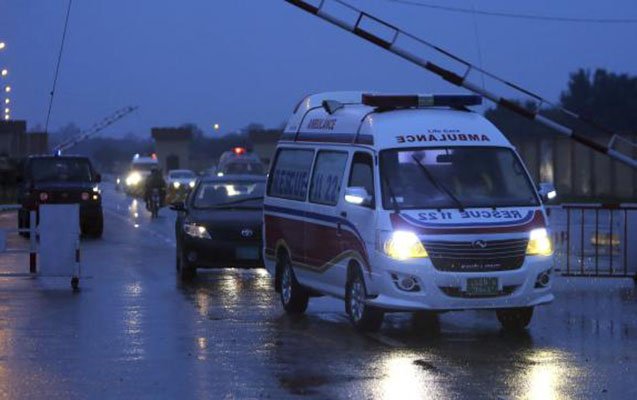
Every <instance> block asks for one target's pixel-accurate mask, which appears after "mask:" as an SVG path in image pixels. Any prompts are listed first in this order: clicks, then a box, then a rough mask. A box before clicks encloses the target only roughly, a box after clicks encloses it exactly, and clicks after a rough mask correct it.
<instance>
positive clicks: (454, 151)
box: [380, 147, 538, 209]
mask: <svg viewBox="0 0 637 400" xmlns="http://www.w3.org/2000/svg"><path fill="white" fill-rule="evenodd" d="M380 169H381V174H382V175H383V178H382V179H381V182H382V186H383V207H384V208H385V209H393V208H394V206H393V204H392V193H390V192H393V196H394V197H395V199H396V202H397V203H398V207H399V208H400V209H422V208H458V207H459V205H461V206H463V207H515V206H518V207H521V206H536V205H538V197H537V195H536V193H535V190H534V188H533V184H532V183H531V181H530V180H529V177H528V176H527V174H526V172H525V170H524V168H523V167H522V164H521V163H520V161H519V159H518V157H517V156H516V155H515V153H514V152H513V151H512V150H511V149H507V148H499V147H447V148H418V149H414V148H411V149H405V150H402V149H392V150H384V151H382V152H381V153H380ZM387 184H389V185H390V186H391V189H389V188H388V187H387Z"/></svg>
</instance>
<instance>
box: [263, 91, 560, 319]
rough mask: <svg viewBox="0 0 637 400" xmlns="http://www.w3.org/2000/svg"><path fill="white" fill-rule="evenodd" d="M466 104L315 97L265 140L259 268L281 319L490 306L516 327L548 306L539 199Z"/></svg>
mask: <svg viewBox="0 0 637 400" xmlns="http://www.w3.org/2000/svg"><path fill="white" fill-rule="evenodd" d="M480 102H481V98H480V97H478V96H440V95H434V96H418V95H404V96H402V95H368V94H363V93H351V92H350V93H327V94H321V95H315V96H311V97H309V98H307V99H305V100H304V101H303V102H302V103H300V104H301V106H299V107H298V109H297V110H296V111H295V113H294V114H293V115H292V117H291V118H290V120H289V122H288V124H287V127H286V129H285V131H284V133H283V135H282V137H281V140H280V142H279V143H278V147H277V152H276V157H275V161H274V163H273V166H272V168H271V170H270V174H269V178H268V183H267V195H266V197H265V201H264V248H263V253H264V261H265V265H266V267H267V268H268V270H269V271H270V273H271V274H272V276H273V277H274V281H275V288H276V290H277V291H278V292H279V293H280V296H281V302H282V304H283V307H284V308H285V310H286V311H287V312H288V313H301V312H304V311H305V309H306V307H307V304H308V300H309V298H310V297H311V296H312V295H314V294H326V295H331V296H334V297H337V298H341V299H343V300H344V301H345V306H346V310H347V313H348V315H349V318H350V320H351V322H352V323H353V324H354V325H355V326H356V327H357V328H360V329H363V330H376V329H378V328H379V327H380V326H381V324H382V321H383V315H384V313H385V312H391V311H413V312H416V313H417V315H419V316H425V317H427V318H429V317H434V318H435V315H436V313H439V312H444V311H453V310H467V309H489V310H495V311H496V314H497V316H498V319H499V320H500V322H501V324H502V325H503V327H504V328H507V329H522V328H524V327H526V326H527V325H528V324H529V322H530V321H531V317H532V314H533V309H534V307H535V306H538V305H541V304H546V303H549V302H551V301H552V300H553V294H552V293H551V274H552V272H551V271H552V265H553V263H552V248H551V242H550V239H549V234H548V232H547V222H546V221H547V220H546V215H545V212H544V209H543V205H542V201H541V196H545V195H547V194H548V190H549V187H548V186H547V185H544V186H543V188H544V189H543V190H542V191H541V192H540V193H538V190H537V189H536V188H535V186H534V185H533V183H532V181H531V179H530V177H529V175H528V173H527V171H526V169H525V167H524V165H523V163H522V161H521V159H520V157H519V155H518V154H517V153H516V151H515V148H514V147H513V145H512V144H511V143H510V142H509V141H508V140H507V139H506V138H505V137H504V135H503V134H502V133H500V132H499V131H498V130H497V128H495V127H494V126H493V125H492V124H491V123H490V122H489V121H487V120H486V119H485V118H484V117H482V116H481V115H479V114H477V113H474V112H470V111H468V110H467V109H466V107H468V106H471V105H476V104H480Z"/></svg>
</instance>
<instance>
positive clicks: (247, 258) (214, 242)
mask: <svg viewBox="0 0 637 400" xmlns="http://www.w3.org/2000/svg"><path fill="white" fill-rule="evenodd" d="M264 187H265V178H264V177H263V176H250V175H225V176H223V177H217V176H212V177H204V178H201V180H200V181H199V182H198V183H197V185H196V186H195V189H193V191H192V192H191V194H190V195H189V196H188V197H187V200H186V202H177V203H174V204H173V205H172V207H171V208H172V209H173V210H176V211H178V213H179V214H178V216H177V219H176V222H175V237H176V241H177V271H178V273H179V275H180V277H181V279H183V280H188V279H192V278H193V277H194V276H195V275H196V272H197V268H220V267H243V268H246V267H262V266H263V259H262V258H261V247H262V243H261V229H262V219H263V192H264Z"/></svg>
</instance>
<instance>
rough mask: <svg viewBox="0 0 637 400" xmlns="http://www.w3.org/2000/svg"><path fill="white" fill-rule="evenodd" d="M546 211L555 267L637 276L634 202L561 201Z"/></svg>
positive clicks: (584, 273)
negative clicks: (560, 203) (607, 203)
mask: <svg viewBox="0 0 637 400" xmlns="http://www.w3.org/2000/svg"><path fill="white" fill-rule="evenodd" d="M548 213H549V220H550V226H551V231H552V234H553V242H554V244H555V266H556V271H558V272H560V273H561V274H562V275H565V276H591V277H617V278H626V277H632V278H636V277H637V205H631V204H622V205H602V204H582V205H580V204H564V205H562V206H559V207H550V208H549V209H548Z"/></svg>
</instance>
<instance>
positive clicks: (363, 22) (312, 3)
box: [285, 0, 637, 168]
mask: <svg viewBox="0 0 637 400" xmlns="http://www.w3.org/2000/svg"><path fill="white" fill-rule="evenodd" d="M285 1H287V2H288V3H291V4H293V5H295V6H297V7H299V8H300V9H302V10H304V11H306V12H308V13H310V14H313V15H316V16H317V17H319V18H321V19H324V20H326V21H328V22H330V23H331V24H334V25H336V26H338V27H340V28H342V29H344V30H346V31H349V32H351V33H353V34H355V35H357V36H359V37H361V38H363V39H365V40H367V41H368V42H370V43H373V44H375V45H377V46H379V47H381V48H383V49H385V50H387V51H389V52H391V53H394V54H395V55H397V56H399V57H401V58H403V59H405V60H407V61H410V62H412V63H414V64H416V65H418V66H420V67H422V68H424V69H426V70H427V71H430V72H432V73H434V74H436V75H438V76H439V77H441V78H442V79H444V80H446V81H447V82H449V83H451V84H453V85H456V86H460V87H463V88H465V89H468V90H469V91H471V92H473V93H477V94H480V95H481V96H483V97H485V98H487V99H489V100H491V101H493V102H494V103H496V104H498V105H500V106H502V107H504V108H507V109H509V110H511V111H513V112H515V113H516V114H519V115H521V116H523V117H525V118H527V119H530V120H533V121H537V122H539V123H540V124H542V125H544V126H546V127H548V128H550V129H553V130H554V131H556V132H557V133H559V134H561V135H563V136H567V137H570V138H571V139H573V140H575V141H577V142H579V143H581V144H583V145H585V146H587V147H589V148H592V149H593V150H595V151H598V152H600V153H603V154H607V155H608V156H610V157H611V158H613V159H615V160H617V161H620V162H623V163H624V164H626V165H629V166H631V167H633V168H637V159H635V157H634V156H632V155H631V154H632V153H633V151H634V150H637V145H636V144H635V143H631V142H630V141H628V140H625V139H624V138H621V137H620V136H618V135H616V134H615V133H614V132H613V131H612V130H610V129H608V128H605V127H603V126H601V125H599V124H597V123H596V122H594V121H592V120H590V119H589V118H586V117H584V116H581V115H578V114H577V113H575V112H573V111H570V110H567V109H565V108H564V107H562V106H560V105H558V104H555V103H553V102H551V101H549V100H547V99H546V98H544V97H542V96H540V95H538V94H535V93H533V92H531V91H529V90H527V89H524V88H522V87H521V86H519V85H516V84H514V83H511V82H509V81H507V80H505V79H502V78H500V77H498V76H497V75H495V74H492V73H490V72H488V71H485V70H483V69H482V68H480V67H478V66H475V65H473V64H471V63H470V62H468V61H466V60H464V59H463V58H461V57H458V56H456V55H455V54H452V53H450V52H448V51H447V50H444V49H442V48H440V47H438V46H436V45H434V44H432V43H430V42H427V41H426V40H423V39H421V38H419V37H417V36H415V35H412V34H410V33H408V32H405V31H403V30H401V29H400V28H398V27H396V26H394V25H392V24H390V23H387V22H385V21H383V20H381V19H379V18H377V17H375V16H373V15H370V14H368V13H366V12H364V11H361V10H359V9H358V8H356V7H353V6H352V5H350V4H348V3H346V2H344V1H343V0H285ZM338 10H340V11H341V12H340V13H338V12H337V11H338ZM414 48H418V49H419V51H422V50H425V51H429V52H431V53H432V54H431V55H432V57H430V59H436V60H441V59H442V60H444V62H445V63H446V64H445V66H444V67H443V66H441V65H440V64H438V63H434V62H432V61H430V59H428V58H425V57H423V56H422V55H421V54H420V53H419V52H418V51H416V50H414ZM447 64H453V65H455V66H456V68H457V69H456V70H455V71H454V70H453V69H452V68H451V67H449V66H447ZM472 72H477V73H479V74H482V76H484V77H485V78H489V79H492V80H494V81H496V82H497V83H498V84H500V85H503V86H504V87H506V88H507V89H508V90H510V91H513V92H515V93H516V95H524V96H528V97H530V98H531V99H532V100H533V102H534V103H535V104H534V107H526V106H523V105H520V104H518V103H517V102H515V101H512V100H510V99H507V98H505V97H503V96H500V95H498V94H495V93H493V92H491V91H488V90H486V89H485V88H483V87H482V86H481V85H479V84H478V83H475V82H472V81H471V79H470V74H471V73H472ZM543 106H550V107H551V108H553V109H556V110H559V111H560V112H561V113H562V114H563V115H564V116H565V117H567V118H568V119H570V123H568V124H566V123H563V122H561V121H560V120H557V119H555V118H553V117H550V116H546V115H543V114H541V111H542V110H543V109H542V107H543ZM582 122H583V123H584V124H587V125H588V126H590V127H593V128H595V129H596V130H598V131H600V132H602V133H604V134H606V135H608V136H609V137H610V140H609V142H608V144H602V143H600V142H599V141H598V140H594V139H592V138H591V137H590V136H589V135H588V134H586V133H582V132H580V131H577V130H576V129H575V128H574V126H577V125H578V123H582ZM622 139H624V140H622ZM626 142H628V143H629V145H628V146H626ZM617 143H622V144H624V146H622V147H621V149H620V148H618V147H617Z"/></svg>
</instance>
